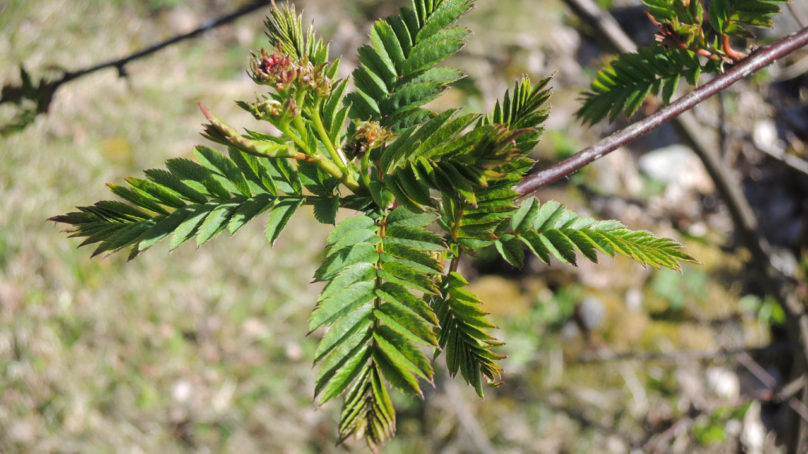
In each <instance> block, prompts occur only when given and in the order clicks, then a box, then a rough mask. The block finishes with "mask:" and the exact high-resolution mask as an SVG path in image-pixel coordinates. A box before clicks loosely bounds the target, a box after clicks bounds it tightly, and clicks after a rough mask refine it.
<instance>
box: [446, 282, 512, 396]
mask: <svg viewBox="0 0 808 454" xmlns="http://www.w3.org/2000/svg"><path fill="white" fill-rule="evenodd" d="M466 285H468V282H466V280H465V279H463V277H462V276H460V275H459V274H458V273H455V272H452V273H450V274H449V275H447V276H446V277H445V279H444V281H443V283H442V286H441V293H440V295H438V296H436V297H435V298H434V299H433V300H432V301H433V302H432V306H433V307H434V309H435V312H436V314H437V315H438V318H439V320H440V326H441V333H440V339H439V343H440V346H441V348H443V351H444V353H445V355H446V366H447V367H448V368H449V373H450V374H451V375H452V376H454V375H455V374H457V373H458V372H460V373H461V375H462V376H463V378H464V379H465V380H466V382H467V383H469V384H470V385H471V386H472V387H473V388H474V390H475V391H476V392H477V394H479V395H480V397H482V396H483V388H482V381H481V378H482V377H485V379H486V380H487V381H488V382H489V383H493V384H496V383H498V382H499V381H500V379H501V371H502V369H501V368H500V367H499V365H498V364H497V363H496V361H497V360H499V359H502V358H503V356H501V355H498V354H496V353H494V351H493V350H494V349H495V348H496V347H498V346H499V345H501V343H500V342H497V341H496V340H495V339H494V338H493V337H491V336H490V335H489V334H488V333H487V332H486V331H485V329H487V328H491V327H493V325H492V324H491V323H490V322H488V321H487V320H486V318H485V313H484V312H482V310H480V306H481V303H480V300H478V299H477V298H476V297H475V296H474V295H473V294H471V292H468V291H467V290H464V289H463V287H465V286H466Z"/></svg>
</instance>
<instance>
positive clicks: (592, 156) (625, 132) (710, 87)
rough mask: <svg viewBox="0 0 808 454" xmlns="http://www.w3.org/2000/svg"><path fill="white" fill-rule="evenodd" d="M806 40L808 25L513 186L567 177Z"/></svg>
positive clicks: (533, 186)
mask: <svg viewBox="0 0 808 454" xmlns="http://www.w3.org/2000/svg"><path fill="white" fill-rule="evenodd" d="M806 44H808V27H806V28H803V29H802V30H800V31H798V32H797V33H794V34H792V35H789V36H786V37H785V38H782V39H780V40H779V41H776V42H774V43H772V44H770V45H768V46H765V47H762V48H760V49H758V50H757V51H756V52H753V53H752V54H750V55H749V57H747V58H745V59H744V60H742V61H741V62H739V63H738V64H737V65H735V66H733V67H732V68H731V69H730V70H728V71H727V72H725V73H724V74H721V75H719V76H717V77H716V78H715V79H713V80H711V81H710V82H707V83H706V84H704V85H702V86H701V87H699V88H697V89H695V90H693V91H692V92H690V93H688V94H686V95H684V96H682V97H681V98H679V99H677V100H676V101H674V102H673V103H671V104H669V105H668V106H665V107H663V108H662V109H660V110H659V111H657V112H655V113H654V114H652V115H650V116H648V117H646V118H644V119H642V120H639V121H637V122H635V123H633V124H632V125H630V126H628V127H626V128H624V129H621V130H620V131H617V132H615V133H614V134H612V135H610V136H608V137H606V138H605V139H603V140H601V141H600V142H598V143H596V144H594V145H592V146H590V147H587V148H584V149H583V150H581V151H579V152H578V153H576V154H574V155H572V156H570V157H569V158H567V159H565V160H563V161H561V162H559V163H557V164H554V165H552V166H550V167H548V168H546V169H543V170H541V171H539V172H537V173H535V174H533V175H529V176H527V177H525V178H524V179H523V180H522V181H521V182H519V183H518V184H517V185H516V186H514V190H515V191H517V192H519V193H520V194H521V195H523V196H525V195H528V194H531V193H533V192H535V191H537V190H539V189H540V188H541V187H543V186H546V185H548V184H550V183H552V182H554V181H557V180H559V179H561V178H564V177H568V176H570V175H572V174H573V173H575V172H577V171H578V170H580V169H581V168H583V167H584V166H586V165H589V164H591V163H592V162H594V161H596V160H598V159H600V158H602V157H603V156H605V155H607V154H608V153H610V152H612V151H614V150H616V149H617V148H619V147H621V146H623V145H625V144H627V143H629V142H632V141H634V140H635V139H637V138H639V137H640V136H643V135H645V134H647V133H649V132H650V131H653V130H654V129H656V128H658V127H660V126H662V125H663V124H665V123H667V122H668V121H670V120H672V119H674V118H676V117H678V116H679V115H681V114H682V113H684V112H687V111H688V110H690V109H692V108H693V107H695V106H696V105H697V104H699V103H701V102H702V101H704V100H706V99H707V98H709V97H711V96H713V95H715V94H716V93H718V92H720V91H722V90H724V89H726V88H727V87H729V86H730V85H732V84H734V83H735V82H737V81H739V80H741V79H743V78H745V77H748V76H749V75H751V74H752V73H754V72H756V71H758V70H760V69H762V68H765V67H766V66H768V65H771V64H772V63H774V62H775V61H776V60H777V59H779V58H782V57H784V56H786V55H788V54H790V53H791V52H794V51H795V50H797V49H799V48H801V47H803V46H805V45H806Z"/></svg>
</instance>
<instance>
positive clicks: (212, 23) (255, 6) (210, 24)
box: [55, 0, 267, 86]
mask: <svg viewBox="0 0 808 454" xmlns="http://www.w3.org/2000/svg"><path fill="white" fill-rule="evenodd" d="M266 3H267V2H266V1H264V0H258V1H254V2H252V3H250V4H248V5H246V6H243V7H241V8H239V9H237V10H235V11H233V12H232V13H230V14H226V15H224V16H221V17H219V18H216V19H211V20H208V21H206V22H205V23H203V24H202V25H200V26H199V27H198V28H196V29H194V30H191V31H190V32H188V33H183V34H181V35H177V36H174V37H173V38H169V39H167V40H165V41H162V42H160V43H157V44H154V45H152V46H149V47H147V48H145V49H143V50H140V51H138V52H135V53H133V54H131V55H127V56H126V57H122V58H118V59H116V60H110V61H107V62H104V63H99V64H97V65H95V66H91V67H89V68H85V69H81V70H78V71H67V72H66V73H65V74H64V76H62V78H61V79H58V80H57V81H56V82H55V84H56V86H59V85H61V84H63V83H66V82H69V81H71V80H73V79H77V78H79V77H82V76H86V75H87V74H90V73H94V72H96V71H100V70H102V69H107V68H116V69H118V73H119V74H120V75H122V76H123V75H125V74H126V71H125V69H124V67H125V66H126V64H127V63H129V62H131V61H134V60H138V59H140V58H143V57H146V56H148V55H151V54H153V53H155V52H157V51H160V50H163V49H165V48H166V47H169V46H171V45H173V44H176V43H178V42H181V41H185V40H187V39H191V38H195V37H197V36H199V35H201V34H202V33H205V32H206V31H209V30H213V29H214V28H217V27H220V26H222V25H225V24H227V23H229V22H232V21H234V20H236V19H238V18H239V17H241V16H246V15H247V14H250V13H252V12H253V11H257V10H259V9H261V8H265V7H266V6H267V4H266Z"/></svg>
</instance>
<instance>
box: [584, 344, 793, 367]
mask: <svg viewBox="0 0 808 454" xmlns="http://www.w3.org/2000/svg"><path fill="white" fill-rule="evenodd" d="M792 350H794V344H791V343H789V342H780V343H776V344H771V345H767V346H765V347H739V348H723V349H719V350H715V351H710V352H708V351H691V350H684V351H675V352H625V353H583V354H581V355H578V357H577V358H575V361H576V362H579V363H596V362H614V361H673V362H678V361H690V360H699V361H705V360H711V359H717V358H725V357H727V356H738V355H750V354H752V355H761V354H766V355H771V354H775V353H781V352H789V351H792Z"/></svg>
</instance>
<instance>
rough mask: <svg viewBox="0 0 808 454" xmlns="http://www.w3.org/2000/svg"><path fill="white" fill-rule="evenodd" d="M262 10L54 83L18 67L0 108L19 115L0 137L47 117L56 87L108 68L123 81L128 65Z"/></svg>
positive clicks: (245, 10)
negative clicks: (17, 109) (17, 80)
mask: <svg viewBox="0 0 808 454" xmlns="http://www.w3.org/2000/svg"><path fill="white" fill-rule="evenodd" d="M266 6H267V2H266V1H265V0H256V1H253V2H252V3H249V4H247V5H245V6H242V7H241V8H239V9H237V10H235V11H233V12H232V13H229V14H226V15H224V16H221V17H218V18H215V19H211V20H208V21H206V22H205V23H203V24H202V25H200V26H199V27H198V28H196V29H194V30H191V31H190V32H187V33H183V34H180V35H177V36H174V37H172V38H169V39H167V40H165V41H162V42H159V43H157V44H154V45H152V46H149V47H147V48H145V49H143V50H140V51H137V52H135V53H133V54H130V55H127V56H125V57H121V58H117V59H115V60H110V61H106V62H103V63H99V64H97V65H93V66H90V67H88V68H83V69H78V70H75V71H69V70H68V71H65V72H64V73H63V74H62V76H61V77H59V78H57V79H54V80H49V79H48V78H46V77H43V78H41V79H40V80H39V81H38V82H34V81H33V80H32V79H31V77H30V75H29V74H28V72H27V71H26V70H25V68H24V66H22V65H21V66H20V78H21V79H22V81H21V82H20V84H19V85H14V84H11V83H9V84H5V85H4V86H3V88H2V92H0V104H4V103H11V104H17V105H18V106H20V108H21V112H19V113H18V114H17V116H16V119H15V120H13V121H12V122H11V124H8V125H0V135H7V134H9V133H12V132H17V131H20V130H22V129H24V128H25V127H26V126H27V125H28V124H30V123H31V122H32V121H33V120H34V118H36V116H37V115H39V114H44V113H47V112H48V110H49V109H50V106H51V103H52V101H53V97H54V95H55V93H56V90H57V89H58V88H59V87H60V86H62V85H64V84H66V83H68V82H70V81H73V80H76V79H78V78H80V77H84V76H86V75H89V74H92V73H94V72H97V71H101V70H104V69H108V68H115V69H116V70H117V71H118V75H119V76H120V77H126V76H127V72H126V65H127V64H129V63H131V62H132V61H134V60H138V59H141V58H143V57H147V56H149V55H151V54H153V53H156V52H158V51H160V50H163V49H165V48H167V47H169V46H172V45H174V44H177V43H179V42H182V41H185V40H188V39H191V38H196V37H197V36H200V35H202V34H203V33H205V32H207V31H210V30H213V29H214V28H217V27H220V26H222V25H225V24H228V23H230V22H233V21H234V20H236V19H238V18H240V17H242V16H246V15H247V14H250V13H252V12H255V11H257V10H259V9H261V8H265V7H266ZM26 101H29V102H33V103H34V105H35V106H34V107H33V108H28V109H26V108H25V107H24V106H23V103H25V102H26Z"/></svg>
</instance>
